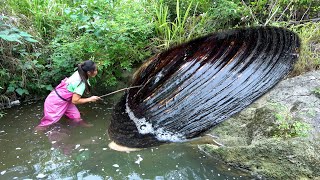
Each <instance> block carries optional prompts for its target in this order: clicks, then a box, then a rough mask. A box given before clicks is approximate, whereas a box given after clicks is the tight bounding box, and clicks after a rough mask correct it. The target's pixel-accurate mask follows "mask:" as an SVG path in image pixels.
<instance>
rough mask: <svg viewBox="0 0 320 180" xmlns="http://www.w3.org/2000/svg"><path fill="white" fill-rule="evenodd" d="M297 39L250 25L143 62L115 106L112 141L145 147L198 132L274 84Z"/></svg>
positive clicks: (289, 63)
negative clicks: (138, 86) (129, 87)
mask: <svg viewBox="0 0 320 180" xmlns="http://www.w3.org/2000/svg"><path fill="white" fill-rule="evenodd" d="M299 47H300V40H299V37H298V36H297V35H296V34H295V33H293V32H291V31H289V30H286V29H283V28H277V27H255V28H244V29H235V30H228V31H225V32H219V33H214V34H210V35H207V36H204V37H200V38H197V39H194V40H192V41H189V42H187V43H184V44H181V45H178V46H175V47H173V48H170V49H169V50H167V51H164V52H162V53H160V54H157V55H155V56H153V57H151V58H150V59H148V60H147V61H146V62H145V63H144V64H143V65H142V66H141V67H140V68H139V69H138V70H137V72H136V73H135V75H134V78H133V83H132V86H137V85H141V87H140V88H135V89H130V90H128V91H127V92H126V93H125V94H124V96H123V97H122V99H121V100H120V102H119V103H118V104H117V105H116V107H115V110H114V113H113V119H112V121H111V124H110V127H109V129H108V132H109V135H110V138H111V139H112V140H113V141H115V142H116V143H118V144H121V145H125V146H128V147H150V146H156V145H159V144H161V143H165V142H181V141H186V140H188V139H191V138H195V137H198V136H200V135H201V134H202V133H204V132H205V131H207V130H209V129H210V128H212V127H214V126H215V125H217V124H218V123H220V122H222V121H223V120H226V119H228V118H229V117H230V116H232V115H234V114H235V113H237V112H239V111H241V110H242V109H244V108H245V107H247V106H248V105H250V104H251V103H252V102H254V101H255V100H256V99H257V98H259V97H261V96H262V95H263V94H265V93H266V92H267V91H269V90H270V89H271V88H272V87H274V86H275V85H276V84H277V83H278V82H279V81H280V80H281V79H282V78H284V76H286V75H287V74H288V73H289V72H290V71H291V70H292V69H293V65H294V63H295V62H296V60H297V59H298V53H299Z"/></svg>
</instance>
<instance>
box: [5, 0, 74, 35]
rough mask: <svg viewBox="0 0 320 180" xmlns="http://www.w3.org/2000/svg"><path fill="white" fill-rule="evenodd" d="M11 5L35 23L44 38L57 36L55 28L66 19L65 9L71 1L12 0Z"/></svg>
mask: <svg viewBox="0 0 320 180" xmlns="http://www.w3.org/2000/svg"><path fill="white" fill-rule="evenodd" d="M7 2H8V5H9V7H10V8H11V9H12V10H14V11H15V12H16V13H17V14H24V15H25V16H27V17H28V18H29V19H30V20H31V21H32V22H33V24H34V26H35V28H36V30H37V32H39V33H40V35H41V36H42V37H45V38H44V40H50V39H52V38H53V37H54V36H55V30H56V28H57V27H59V25H61V24H62V23H63V22H64V21H65V16H64V11H63V10H64V9H65V8H67V5H68V3H69V2H71V1H65V0H10V1H7Z"/></svg>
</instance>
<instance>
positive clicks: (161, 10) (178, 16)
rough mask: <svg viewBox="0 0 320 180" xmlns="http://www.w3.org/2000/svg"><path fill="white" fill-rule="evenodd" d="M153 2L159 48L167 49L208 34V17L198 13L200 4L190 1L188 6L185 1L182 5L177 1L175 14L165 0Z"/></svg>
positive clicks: (156, 41)
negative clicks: (206, 23)
mask: <svg viewBox="0 0 320 180" xmlns="http://www.w3.org/2000/svg"><path fill="white" fill-rule="evenodd" d="M152 2H153V8H154V12H155V17H156V18H155V20H154V23H155V33H156V37H157V38H156V39H155V44H156V45H157V47H158V48H163V49H167V48H169V47H170V46H172V45H175V44H180V43H182V42H185V41H187V40H190V39H192V38H194V37H197V36H199V35H202V34H203V33H205V32H206V30H205V28H204V27H205V26H204V21H205V20H206V16H205V15H197V13H196V12H197V7H198V3H199V2H196V1H193V0H190V1H187V2H189V4H187V6H186V4H185V3H186V2H185V1H182V3H180V1H179V0H176V3H175V11H174V13H172V12H171V11H169V9H171V8H170V7H172V4H171V3H166V2H165V1H164V0H160V1H152ZM169 2H170V1H169ZM171 2H172V1H171ZM168 4H169V5H168ZM194 4H196V5H194ZM185 6H186V8H185ZM183 7H184V8H183ZM192 8H193V9H192ZM198 13H199V12H198Z"/></svg>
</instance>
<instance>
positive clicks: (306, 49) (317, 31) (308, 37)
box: [291, 22, 320, 75]
mask: <svg viewBox="0 0 320 180" xmlns="http://www.w3.org/2000/svg"><path fill="white" fill-rule="evenodd" d="M291 29H292V30H293V31H295V32H297V33H298V35H299V36H300V38H301V49H300V57H299V60H298V62H297V63H296V64H295V69H294V71H293V73H292V75H299V74H301V73H303V72H306V71H311V70H315V69H319V68H320V22H316V23H311V22H309V23H305V24H300V25H295V26H292V27H291Z"/></svg>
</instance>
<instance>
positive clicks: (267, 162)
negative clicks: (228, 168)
mask: <svg viewBox="0 0 320 180" xmlns="http://www.w3.org/2000/svg"><path fill="white" fill-rule="evenodd" d="M318 87H320V71H314V72H309V73H306V74H304V75H301V76H298V77H293V78H289V79H286V80H284V81H282V82H280V83H279V84H278V85H277V86H276V87H275V88H273V89H272V90H271V91H270V92H269V93H267V94H266V95H264V96H263V97H262V98H260V99H258V100H257V101H256V102H255V103H254V104H252V105H250V106H249V107H248V108H246V109H245V110H243V111H242V112H240V113H238V114H237V115H235V116H233V117H232V118H230V119H228V120H227V121H225V122H223V123H221V124H220V125H218V126H216V127H215V128H214V129H213V130H212V131H211V134H213V135H215V136H218V137H219V139H217V140H218V141H219V142H221V143H222V144H224V145H225V146H222V147H219V148H216V147H211V145H209V144H207V145H202V146H201V149H202V150H203V151H205V152H206V153H209V154H210V155H212V156H213V157H215V158H219V159H221V160H223V161H225V162H226V163H228V164H231V165H233V166H235V167H238V168H240V169H243V170H246V171H249V172H250V173H251V174H252V175H254V176H256V177H260V178H261V177H262V179H263V178H266V179H320V143H319V140H320V133H319V132H320V106H319V105H320V99H319V98H318V97H317V96H316V94H315V93H314V90H315V89H316V88H318Z"/></svg>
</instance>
